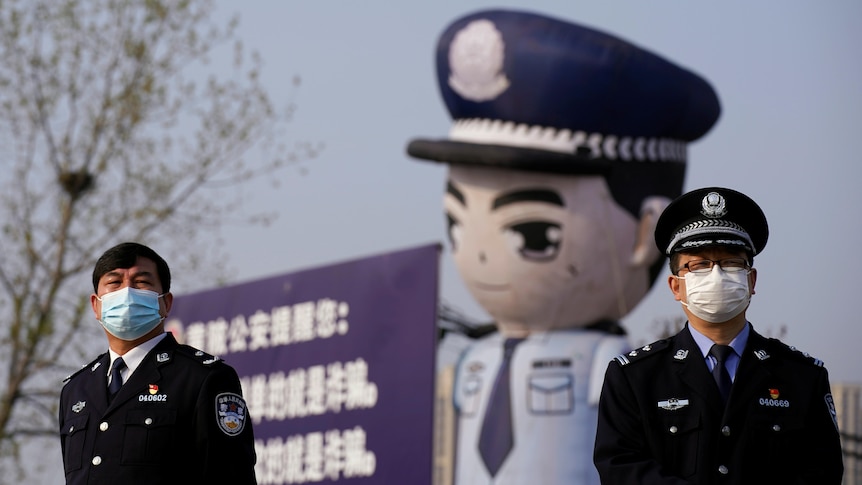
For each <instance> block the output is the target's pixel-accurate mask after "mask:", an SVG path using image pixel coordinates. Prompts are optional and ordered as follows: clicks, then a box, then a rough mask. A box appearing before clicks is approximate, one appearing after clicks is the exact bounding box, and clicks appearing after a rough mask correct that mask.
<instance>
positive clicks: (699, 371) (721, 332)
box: [594, 187, 843, 485]
mask: <svg viewBox="0 0 862 485" xmlns="http://www.w3.org/2000/svg"><path fill="white" fill-rule="evenodd" d="M767 236H768V229H767V224H766V218H765V217H764V215H763V212H762V211H761V209H760V207H758V205H757V204H756V203H755V202H754V201H753V200H751V199H750V198H749V197H747V196H745V195H743V194H741V193H739V192H736V191H734V190H730V189H726V188H719V187H710V188H704V189H699V190H694V191H692V192H689V193H687V194H684V195H682V196H681V197H679V198H677V199H676V200H674V201H673V202H672V203H671V204H670V205H669V206H668V207H667V209H665V211H664V212H663V213H662V215H661V217H660V218H659V221H658V224H657V226H656V230H655V241H656V244H657V245H658V247H659V249H660V250H661V251H663V252H665V254H666V255H668V256H669V257H670V269H671V273H672V274H671V275H670V276H669V277H668V284H669V286H670V290H671V292H672V293H673V295H674V298H675V299H676V300H678V301H680V303H681V304H682V307H683V311H684V312H685V315H686V316H687V317H688V324H687V325H686V327H685V328H684V329H683V330H682V331H681V332H679V333H678V334H676V335H675V336H673V337H671V338H669V339H666V340H660V341H658V342H655V343H652V344H649V345H646V346H644V347H643V348H640V349H636V350H633V351H631V352H629V353H627V354H623V355H620V356H619V357H617V358H616V359H614V360H613V361H611V363H610V365H609V366H608V369H607V373H606V375H605V381H604V386H603V389H602V395H601V399H600V403H599V422H598V432H597V436H596V446H595V452H594V460H595V463H596V467H597V468H598V470H599V475H600V476H601V480H602V483H604V484H614V485H621V484H659V483H660V484H713V483H716V484H718V483H721V484H743V483H744V484H756V483H776V484H778V483H796V484H801V483H805V484H818V485H828V484H835V485H837V484H839V483H841V477H842V474H843V464H842V455H841V444H840V441H839V436H838V427H837V422H836V420H835V407H834V405H833V402H832V395H831V393H830V388H829V379H828V375H827V372H826V369H825V368H824V367H823V363H822V362H821V361H819V360H817V359H814V358H812V357H810V356H808V355H807V354H803V353H802V352H799V351H797V350H795V349H794V348H793V347H788V346H787V345H785V344H783V343H781V342H780V341H778V340H776V339H767V338H764V337H763V336H761V335H759V334H758V333H757V332H755V330H754V328H753V326H752V325H751V323H750V322H748V321H747V320H746V317H745V312H746V309H747V308H748V304H749V300H750V298H751V295H753V294H754V286H755V282H756V280H757V272H756V270H755V269H754V268H752V264H753V262H754V259H753V258H754V256H755V255H758V254H760V252H761V251H762V250H763V248H764V246H765V245H766V239H767Z"/></svg>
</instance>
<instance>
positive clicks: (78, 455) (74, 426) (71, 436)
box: [60, 414, 90, 473]
mask: <svg viewBox="0 0 862 485" xmlns="http://www.w3.org/2000/svg"><path fill="white" fill-rule="evenodd" d="M89 417H90V415H89V414H85V415H83V416H76V417H74V418H73V419H69V420H67V421H66V423H65V426H63V429H61V430H60V439H61V440H63V467H64V468H65V471H66V473H69V472H73V471H75V470H78V469H80V468H81V463H82V462H83V460H84V439H85V438H86V437H87V421H88V419H89Z"/></svg>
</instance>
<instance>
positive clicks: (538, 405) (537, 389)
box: [527, 374, 575, 414]
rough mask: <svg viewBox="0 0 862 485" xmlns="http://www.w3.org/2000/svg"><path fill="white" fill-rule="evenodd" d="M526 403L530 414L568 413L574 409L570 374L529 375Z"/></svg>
mask: <svg viewBox="0 0 862 485" xmlns="http://www.w3.org/2000/svg"><path fill="white" fill-rule="evenodd" d="M529 388H530V392H529V395H528V398H527V405H528V408H529V410H530V413H532V414H570V413H572V412H573V411H574V409H575V395H574V377H573V376H572V375H571V374H541V375H535V374H534V375H531V376H530V382H529Z"/></svg>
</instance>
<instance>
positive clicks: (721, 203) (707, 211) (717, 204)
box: [700, 192, 727, 218]
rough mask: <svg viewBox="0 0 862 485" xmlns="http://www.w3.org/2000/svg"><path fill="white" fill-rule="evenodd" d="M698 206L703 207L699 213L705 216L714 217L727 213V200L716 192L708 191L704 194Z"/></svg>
mask: <svg viewBox="0 0 862 485" xmlns="http://www.w3.org/2000/svg"><path fill="white" fill-rule="evenodd" d="M700 206H701V207H703V210H702V211H700V213H701V214H703V215H705V216H706V217H712V218H716V217H722V216H724V215H725V214H727V202H726V201H725V200H724V197H722V196H721V194H719V193H718V192H710V193H708V194H706V196H705V197H704V198H703V200H702V201H701V202H700Z"/></svg>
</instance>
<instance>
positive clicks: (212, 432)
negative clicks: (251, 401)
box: [60, 243, 256, 485]
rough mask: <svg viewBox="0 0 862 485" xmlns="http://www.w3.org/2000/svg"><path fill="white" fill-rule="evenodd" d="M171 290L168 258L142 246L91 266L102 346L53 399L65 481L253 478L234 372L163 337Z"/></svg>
mask: <svg viewBox="0 0 862 485" xmlns="http://www.w3.org/2000/svg"><path fill="white" fill-rule="evenodd" d="M170 286H171V274H170V270H169V269H168V265H167V263H166V262H165V261H164V259H162V258H161V257H160V256H159V255H158V254H156V252H155V251H153V250H152V249H150V248H148V247H146V246H143V245H141V244H137V243H123V244H120V245H118V246H115V247H113V248H111V249H109V250H108V251H106V252H105V254H103V255H102V256H101V257H100V258H99V260H98V261H97V262H96V266H95V269H94V270H93V290H94V291H95V293H94V294H93V295H92V296H91V297H90V302H91V304H92V307H93V312H94V313H95V316H96V319H97V320H99V322H100V323H101V324H102V327H104V330H105V334H106V336H107V338H108V347H109V350H108V352H106V353H104V354H102V355H100V356H99V357H97V358H96V360H94V361H92V362H90V363H89V364H87V365H86V366H84V368H83V369H81V370H79V371H78V372H77V373H75V374H73V375H72V376H70V377H69V378H68V379H67V383H66V385H65V387H63V391H62V393H61V396H60V435H61V445H62V451H63V466H64V468H65V472H66V483H67V484H69V485H72V484H74V485H79V484H81V485H83V484H106V485H107V484H110V485H117V484H123V485H134V484H146V485H156V484H177V483H183V484H192V483H229V484H231V485H249V484H255V483H256V479H255V474H254V464H255V451H254V435H253V433H252V425H251V419H250V417H249V416H248V412H247V410H246V405H245V401H244V400H243V398H242V391H241V390H240V384H239V379H238V377H237V374H236V371H234V369H233V368H232V367H230V366H228V365H227V364H225V363H224V362H222V361H221V360H219V359H218V358H215V357H213V356H211V355H208V354H205V353H203V352H201V351H199V350H196V349H194V348H191V347H189V346H186V345H180V344H179V343H177V341H176V340H175V339H174V337H173V335H171V334H170V333H165V330H164V323H163V322H164V319H165V317H166V316H167V315H168V312H169V311H170V309H171V304H172V302H173V295H172V294H171V293H170Z"/></svg>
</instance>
